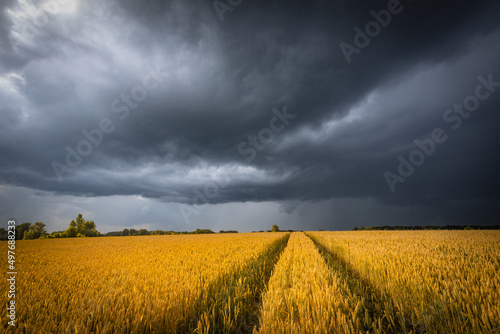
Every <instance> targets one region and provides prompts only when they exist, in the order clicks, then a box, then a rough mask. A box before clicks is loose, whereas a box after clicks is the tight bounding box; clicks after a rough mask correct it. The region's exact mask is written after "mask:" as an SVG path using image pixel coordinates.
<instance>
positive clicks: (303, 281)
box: [0, 231, 500, 333]
mask: <svg viewBox="0 0 500 334" xmlns="http://www.w3.org/2000/svg"><path fill="white" fill-rule="evenodd" d="M1 245H2V248H3V250H4V253H7V252H6V243H2V244H1ZM16 250H17V271H18V276H17V279H18V282H17V290H18V294H17V296H16V304H17V314H16V315H17V319H18V320H17V326H16V332H17V333H172V332H174V333H193V332H195V333H208V332H216V333H219V332H244V333H251V332H260V333H280V332H281V333H328V332H330V333H332V332H333V333H366V332H369V333H405V332H406V333H412V332H413V333H422V332H430V333H498V332H500V303H499V300H500V277H499V275H498V273H499V270H500V231H405V232H397V231H380V232H379V231H364V232H360V231H358V232H306V233H302V232H294V233H292V234H289V233H245V234H243V233H242V234H216V235H174V236H144V237H137V236H136V237H108V238H75V239H52V240H28V241H18V242H17V249H16ZM0 292H1V294H2V298H3V299H4V301H3V305H6V303H7V284H2V285H1V291H0ZM2 319H3V322H2V326H1V328H2V329H4V330H5V329H8V327H10V326H8V325H7V321H8V320H7V318H6V313H5V312H4V316H2Z"/></svg>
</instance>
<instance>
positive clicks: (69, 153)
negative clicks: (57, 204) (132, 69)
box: [51, 67, 170, 182]
mask: <svg viewBox="0 0 500 334" xmlns="http://www.w3.org/2000/svg"><path fill="white" fill-rule="evenodd" d="M146 70H147V74H146V75H144V77H143V79H142V81H141V84H138V85H136V86H134V87H133V88H132V89H131V90H130V92H129V93H128V94H127V93H122V94H121V95H120V96H119V97H117V98H116V99H114V100H113V101H112V102H111V105H110V108H109V110H110V111H111V113H113V114H115V115H116V116H117V117H118V119H119V120H121V121H124V120H125V119H127V118H128V116H129V115H130V111H131V110H133V109H136V108H137V107H139V105H140V103H141V102H143V101H144V100H145V99H146V98H147V97H148V96H149V93H150V92H152V91H153V90H155V89H156V88H158V87H159V86H160V84H161V83H162V82H163V80H164V79H165V78H167V77H169V76H170V74H169V73H168V72H163V71H161V70H159V69H158V68H156V69H153V68H151V67H147V68H146ZM115 129H116V124H115V123H114V122H113V120H111V118H108V117H104V118H102V119H101V120H100V121H99V122H98V123H97V125H96V127H95V128H94V129H91V130H87V129H83V130H82V131H81V133H82V137H83V139H82V140H80V141H79V142H78V143H77V144H76V145H75V146H74V147H72V146H70V145H66V147H65V150H66V159H65V161H64V162H62V163H61V162H59V161H52V163H51V167H52V169H53V171H54V173H55V175H56V176H57V179H58V180H59V182H63V181H64V178H63V176H64V175H65V174H69V173H71V172H73V171H74V170H75V168H77V167H78V166H79V165H80V164H81V163H82V161H83V159H84V158H85V157H88V156H89V155H90V154H92V152H93V150H94V148H96V147H98V146H99V145H101V144H102V142H103V140H104V136H105V135H109V134H111V133H113V131H115Z"/></svg>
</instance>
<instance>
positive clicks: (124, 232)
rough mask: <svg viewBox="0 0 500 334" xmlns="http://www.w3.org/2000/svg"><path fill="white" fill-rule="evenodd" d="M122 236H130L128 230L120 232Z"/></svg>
mask: <svg viewBox="0 0 500 334" xmlns="http://www.w3.org/2000/svg"><path fill="white" fill-rule="evenodd" d="M122 235H123V236H127V235H130V230H129V229H128V228H124V229H123V231H122Z"/></svg>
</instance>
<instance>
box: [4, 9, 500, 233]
mask: <svg viewBox="0 0 500 334" xmlns="http://www.w3.org/2000/svg"><path fill="white" fill-rule="evenodd" d="M395 6H396V7H395ZM390 8H398V10H397V14H392V16H391V18H390V22H388V20H387V19H386V21H385V22H382V23H383V24H382V23H380V22H381V21H380V22H379V21H377V20H376V18H377V17H378V18H379V19H380V17H383V15H384V13H385V12H383V11H385V10H389V9H390ZM499 9H500V5H499V4H498V3H497V2H495V1H482V2H466V1H463V2H462V1H458V2H457V1H418V2H410V1H400V2H399V1H395V0H392V1H389V2H388V1H375V2H373V1H356V2H349V1H337V2H330V1H308V2H304V1H292V2H287V4H285V3H282V2H279V1H267V2H264V1H252V2H250V1H243V2H242V3H241V4H240V5H238V6H236V7H234V8H233V10H228V11H225V12H224V13H223V21H221V19H220V15H219V14H220V13H218V12H217V10H216V8H214V6H213V3H212V2H196V3H186V2H183V1H180V0H177V1H153V0H145V1H141V2H136V1H129V0H123V1H120V0H115V1H111V2H109V3H106V4H105V5H104V4H103V3H101V2H98V1H89V2H83V1H78V0H73V1H60V0H47V1H40V2H31V1H28V0H11V1H4V2H3V3H2V5H1V7H0V14H1V17H0V22H1V24H0V45H1V51H0V98H1V101H2V103H1V104H0V115H1V119H0V130H1V131H0V154H1V156H2V160H1V161H0V184H2V185H4V186H6V187H19V188H28V189H35V190H39V191H43V192H48V193H52V194H56V195H61V196H62V195H64V196H86V197H91V198H92V197H101V196H133V197H137V198H145V199H152V200H154V201H155V202H157V203H159V204H162V203H173V204H185V205H188V206H190V207H191V206H193V204H194V206H193V208H194V209H195V210H197V211H198V212H197V214H196V216H197V217H196V219H201V218H200V217H202V216H204V217H205V218H206V219H208V217H207V215H208V213H206V212H208V211H206V210H205V209H203V210H205V211H203V213H200V211H201V205H204V204H207V203H208V205H215V204H221V205H224V204H227V203H247V204H249V205H250V204H252V203H253V204H252V205H258V203H277V205H278V212H281V213H284V214H288V215H293V216H294V217H298V215H299V214H300V212H301V210H302V208H306V207H307V206H308V205H309V204H310V205H313V206H314V205H317V207H318V208H319V207H321V208H322V210H323V211H322V212H323V213H322V214H318V217H319V216H322V217H323V216H325V217H326V216H327V215H328V214H331V212H330V211H329V210H328V209H327V206H325V205H319V203H327V202H329V201H337V202H336V203H341V202H342V201H354V202H353V203H355V202H356V203H359V209H358V210H361V211H362V210H364V209H366V210H368V211H369V210H370V209H369V207H370V205H378V206H379V207H380V209H377V210H376V211H377V215H375V216H373V217H367V218H372V219H374V220H375V222H373V223H366V224H365V225H377V224H384V221H386V219H387V214H384V213H383V212H384V211H383V208H386V209H387V210H395V209H396V208H399V207H402V208H405V207H408V208H410V207H411V208H420V209H421V210H423V211H421V212H424V211H425V210H435V209H436V210H442V212H441V211H440V213H439V215H441V216H442V217H445V223H450V224H451V223H454V219H455V220H456V219H458V218H457V217H469V218H467V219H468V220H466V221H465V223H473V222H474V217H481V221H478V222H477V223H481V224H489V223H495V222H496V223H498V218H500V217H499V214H498V213H497V211H496V210H494V209H493V208H494V205H491V203H498V199H499V195H498V190H497V189H499V186H500V182H499V180H500V178H499V177H498V176H497V170H499V165H500V163H499V159H498V154H497V152H498V149H499V147H498V146H499V144H498V143H499V140H498V139H499V138H498V136H497V133H498V131H497V130H496V124H498V122H499V121H500V119H499V118H500V116H499V105H500V87H498V86H496V83H497V82H500V64H499V63H498V59H499V56H500V23H499V22H498V19H497V17H496V13H498V10H499ZM395 12H396V10H395ZM395 12H394V13H395ZM374 13H375V14H374ZM381 15H382V16H381ZM370 22H378V24H379V30H378V31H377V30H371V31H370V29H376V26H375V25H374V23H370ZM370 24H371V26H370ZM384 25H385V27H384ZM373 27H375V28H373ZM367 29H368V30H367ZM360 31H361V34H364V35H366V36H364V37H363V36H361V35H359V34H360V33H359V32H360ZM370 34H371V35H370ZM357 35H359V36H357ZM370 36H371V37H370ZM363 38H364V39H365V42H366V40H367V39H369V43H368V44H366V43H365V44H363V45H362V46H363V47H362V48H361V47H360V45H359V43H358V44H356V41H358V42H359V41H361V40H363ZM342 43H347V44H349V45H352V46H354V47H356V48H357V49H358V51H359V52H354V53H352V54H350V57H349V60H350V61H347V59H346V56H345V52H344V51H345V50H344V51H343V49H342V47H341V45H342ZM344 45H345V44H344ZM479 76H482V77H483V78H486V79H488V78H489V77H490V78H491V79H490V87H489V88H490V90H489V92H490V93H491V94H490V96H488V98H487V99H484V100H481V101H480V105H479V106H478V108H477V110H475V111H474V112H472V113H470V116H467V117H462V121H463V122H462V123H461V125H460V127H459V128H458V129H455V130H454V129H452V128H451V125H453V123H452V122H447V121H446V119H444V118H443V115H444V114H445V113H446V110H447V109H449V108H453V105H454V104H463V103H465V102H464V99H466V98H467V97H468V96H470V95H471V94H472V95H473V94H474V93H475V89H476V87H477V85H478V83H479V81H478V77H479ZM486 89H488V88H486ZM287 115H288V116H287ZM450 115H451V114H450ZM450 115H449V116H450ZM453 115H454V116H456V115H455V114H453ZM436 128H441V129H443V131H445V135H446V136H447V140H446V142H444V143H442V144H439V145H437V146H436V148H435V151H434V152H433V154H432V155H430V156H426V157H425V162H424V163H423V164H422V165H421V166H418V167H417V168H415V171H414V172H413V173H412V174H411V176H409V177H405V180H404V182H397V183H395V185H394V187H392V188H394V189H392V188H391V186H390V184H388V182H387V180H386V177H385V176H384V173H385V172H387V171H389V172H391V173H394V174H395V175H399V174H398V167H399V164H400V160H399V159H398V157H399V156H402V157H404V158H405V159H409V155H410V154H411V152H412V151H414V150H415V149H418V146H417V145H416V144H415V140H420V141H423V140H425V139H426V138H429V137H430V136H432V131H433V130H434V129H436ZM2 189H6V188H2ZM392 190H394V191H392ZM197 192H200V193H201V194H202V196H203V197H204V198H205V199H200V198H201V197H199V196H198V197H196V196H197ZM463 202H467V203H471V204H470V205H461V206H460V205H459V206H457V205H456V203H463ZM279 203H281V204H279ZM299 203H305V204H307V203H309V204H308V205H299ZM314 203H316V204H314ZM363 203H364V204H363ZM367 203H372V204H370V205H368V204H367ZM373 203H375V204H373ZM19 205H21V206H22V205H23V204H19ZM280 205H281V208H279V207H280ZM174 206H175V205H174ZM215 207H217V206H215ZM226 208H229V207H226ZM210 210H213V208H212V209H210ZM224 210H225V209H221V212H223V211H224ZM227 210H229V209H227ZM353 210H354V209H353ZM412 210H413V209H412ZM485 210H486V211H485ZM4 211H5V210H4ZM153 211H154V210H153ZM148 212H149V213H148ZM151 212H152V210H146V211H144V213H145V214H150V215H152V214H153V213H151ZM391 212H394V211H391ZM430 216H432V215H428V216H426V217H427V218H425V219H431V218H429V217H430ZM179 217H180V216H179ZM398 217H399V216H398ZM194 218H195V217H194V216H193V219H194ZM342 219H343V220H342V221H345V222H346V223H345V225H341V226H340V228H341V227H343V226H345V227H349V226H350V225H351V222H350V220H349V219H347V218H345V217H344V218H342ZM459 220H463V219H459ZM319 221H321V223H319ZM348 221H349V222H348ZM427 222H428V221H427V220H425V223H427ZM311 224H313V226H312V227H314V222H312V223H311ZM325 224H327V223H325V220H324V219H323V218H321V219H320V218H318V223H317V226H319V225H321V226H324V225H325ZM353 224H354V222H353ZM359 225H362V224H359ZM337 228H338V227H337Z"/></svg>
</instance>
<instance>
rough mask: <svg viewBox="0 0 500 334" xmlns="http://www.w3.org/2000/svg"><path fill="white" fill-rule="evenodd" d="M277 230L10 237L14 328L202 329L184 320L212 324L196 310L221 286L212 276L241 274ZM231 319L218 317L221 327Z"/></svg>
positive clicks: (207, 306) (207, 308)
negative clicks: (15, 278)
mask: <svg viewBox="0 0 500 334" xmlns="http://www.w3.org/2000/svg"><path fill="white" fill-rule="evenodd" d="M284 235H285V234H283V233H273V234H271V233H268V234H238V235H208V236H207V235H203V236H200V235H188V236H146V237H118V238H112V237H111V238H83V239H80V238H78V239H58V240H33V241H31V240H30V241H18V242H17V254H18V262H17V267H18V272H19V274H18V280H19V281H18V286H17V289H18V296H17V297H16V299H17V303H18V304H17V305H18V309H17V319H18V320H17V324H18V326H17V332H19V333H24V332H25V333H70V332H75V333H76V332H78V333H90V332H95V333H136V332H155V333H163V332H178V331H186V330H188V329H189V328H194V327H198V330H199V331H204V328H205V329H206V326H207V325H208V324H203V321H201V323H199V324H198V323H194V324H193V323H192V322H193V319H194V321H195V322H196V321H197V320H196V319H198V318H203V317H204V318H207V319H209V322H210V321H212V324H214V322H213V319H212V318H213V317H211V315H210V314H204V312H205V313H207V312H212V313H213V310H214V307H213V305H211V303H212V301H211V300H210V297H213V296H214V295H215V296H218V297H220V293H218V292H217V291H218V289H219V288H225V291H226V292H227V286H226V285H225V284H221V283H220V280H223V281H224V282H225V283H231V282H235V280H236V282H237V279H238V273H240V272H241V271H242V270H244V271H245V274H246V275H248V274H249V270H250V269H249V268H253V267H252V266H249V264H252V263H253V261H256V260H257V259H258V258H259V257H260V258H265V257H266V253H267V252H268V251H269V249H270V247H272V246H273V244H275V243H276V242H277V241H278V240H279V239H280V238H281V239H282V238H283V237H284ZM275 248H276V247H275ZM259 261H261V260H259ZM235 277H236V278H235ZM253 285H254V284H253V282H252V284H251V286H253ZM245 287H248V286H245ZM2 289H3V290H2V297H3V298H4V299H5V298H6V294H5V293H4V291H5V287H4V285H2ZM245 293H247V291H241V292H240V294H245ZM4 305H5V303H4ZM226 308H227V309H228V310H231V309H232V308H231V307H226ZM233 309H234V308H233ZM200 310H202V311H200ZM234 319H235V316H232V317H231V316H229V317H228V318H227V319H226V320H227V322H228V323H229V324H228V328H231V323H232V322H234ZM2 325H3V326H4V328H7V327H6V326H7V325H6V322H5V323H3V324H2ZM204 326H205V327H204ZM212 328H213V327H212ZM205 331H206V330H205Z"/></svg>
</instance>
